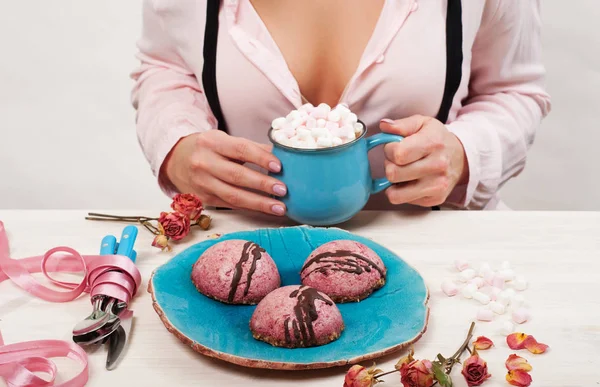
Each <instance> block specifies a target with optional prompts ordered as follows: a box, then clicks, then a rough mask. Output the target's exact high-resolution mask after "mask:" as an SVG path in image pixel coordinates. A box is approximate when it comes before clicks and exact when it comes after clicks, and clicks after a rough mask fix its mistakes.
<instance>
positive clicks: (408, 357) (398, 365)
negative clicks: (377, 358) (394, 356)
mask: <svg viewBox="0 0 600 387" xmlns="http://www.w3.org/2000/svg"><path fill="white" fill-rule="evenodd" d="M414 354H415V351H414V350H413V349H412V348H411V349H410V350H409V351H408V355H406V356H404V357H403V358H401V359H400V360H398V362H397V363H396V365H394V368H395V369H397V370H398V371H400V370H401V369H402V367H403V366H405V365H407V364H408V363H411V362H412V361H413V360H415V358H414V357H413V355H414Z"/></svg>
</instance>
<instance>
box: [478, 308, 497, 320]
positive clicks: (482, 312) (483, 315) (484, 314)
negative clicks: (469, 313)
mask: <svg viewBox="0 0 600 387" xmlns="http://www.w3.org/2000/svg"><path fill="white" fill-rule="evenodd" d="M493 319H494V312H492V311H491V310H489V309H486V308H481V309H479V310H478V311H477V320H480V321H492V320H493Z"/></svg>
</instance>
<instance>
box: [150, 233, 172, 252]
mask: <svg viewBox="0 0 600 387" xmlns="http://www.w3.org/2000/svg"><path fill="white" fill-rule="evenodd" d="M152 246H154V247H158V248H159V249H161V250H163V251H165V250H167V251H171V246H169V237H168V236H166V235H162V234H161V235H157V236H155V237H154V240H153V241H152Z"/></svg>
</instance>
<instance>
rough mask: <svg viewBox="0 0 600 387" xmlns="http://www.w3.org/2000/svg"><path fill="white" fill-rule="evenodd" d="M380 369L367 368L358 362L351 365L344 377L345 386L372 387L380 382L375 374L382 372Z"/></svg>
mask: <svg viewBox="0 0 600 387" xmlns="http://www.w3.org/2000/svg"><path fill="white" fill-rule="evenodd" d="M380 372H381V370H379V369H373V368H371V369H366V368H365V367H363V366H361V365H359V364H357V365H353V366H352V367H350V369H349V370H348V372H347V373H346V377H345V378H344V387H371V386H374V385H375V384H377V383H379V380H377V379H375V375H376V374H378V373H380Z"/></svg>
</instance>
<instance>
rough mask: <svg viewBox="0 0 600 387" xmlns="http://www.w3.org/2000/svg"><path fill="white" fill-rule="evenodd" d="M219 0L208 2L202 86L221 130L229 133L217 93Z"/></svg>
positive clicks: (208, 0)
mask: <svg viewBox="0 0 600 387" xmlns="http://www.w3.org/2000/svg"><path fill="white" fill-rule="evenodd" d="M220 6H221V2H220V1H219V0H206V26H205V27H204V51H203V56H204V67H203V69H202V84H203V86H204V94H205V95H206V99H207V100H208V104H209V106H210V109H211V110H212V112H213V114H214V115H215V118H216V119H217V121H218V123H219V127H218V128H219V130H222V131H224V132H226V133H227V123H226V122H225V118H224V117H223V111H222V110H221V103H220V102H219V93H218V92H217V41H218V38H219V8H220Z"/></svg>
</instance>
